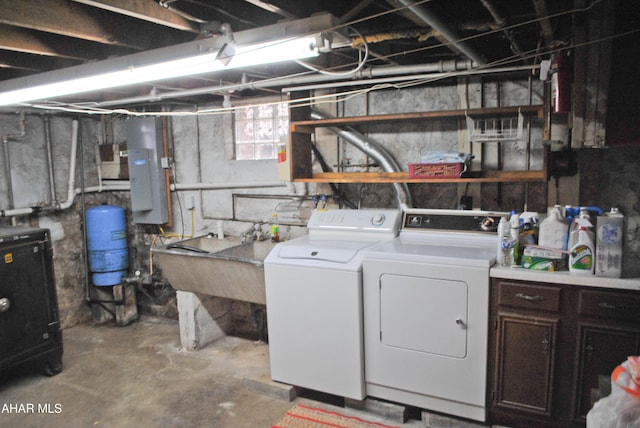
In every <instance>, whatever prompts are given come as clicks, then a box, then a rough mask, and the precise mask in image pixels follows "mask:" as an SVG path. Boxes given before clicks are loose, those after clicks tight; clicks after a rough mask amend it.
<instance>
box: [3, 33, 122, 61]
mask: <svg viewBox="0 0 640 428" xmlns="http://www.w3.org/2000/svg"><path fill="white" fill-rule="evenodd" d="M0 49H5V50H8V51H14V52H23V53H28V54H33V55H43V56H54V57H62V58H69V59H75V60H79V61H87V60H93V59H95V58H108V57H110V56H114V55H124V54H127V53H131V52H132V51H131V50H130V49H126V48H119V47H117V46H111V45H101V44H98V43H94V42H88V41H85V40H78V39H71V38H68V37H66V38H65V37H63V36H58V35H55V34H46V33H40V32H34V31H30V30H26V29H24V28H20V27H13V26H10V25H4V24H0Z"/></svg>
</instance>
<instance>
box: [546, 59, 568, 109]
mask: <svg viewBox="0 0 640 428" xmlns="http://www.w3.org/2000/svg"><path fill="white" fill-rule="evenodd" d="M551 109H552V111H553V112H554V113H568V112H569V111H571V64H570V62H569V54H568V52H566V51H561V52H557V53H556V54H555V55H553V59H552V60H551Z"/></svg>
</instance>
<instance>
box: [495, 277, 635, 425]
mask: <svg viewBox="0 0 640 428" xmlns="http://www.w3.org/2000/svg"><path fill="white" fill-rule="evenodd" d="M603 280H604V279H603ZM490 322H491V324H492V327H493V328H491V329H490V336H489V346H490V347H489V367H488V373H489V378H488V385H489V386H488V394H487V396H488V397H489V403H488V407H489V419H490V422H491V423H492V424H499V425H507V426H514V427H540V426H546V427H583V426H584V425H585V422H586V414H587V412H588V411H589V409H591V407H592V406H593V403H594V402H595V401H597V400H598V399H600V398H601V395H602V392H601V390H600V387H601V385H602V382H603V381H604V383H605V384H608V383H609V382H610V380H609V379H610V375H611V372H612V371H613V369H614V368H615V367H616V366H617V365H618V364H620V363H621V362H622V361H624V360H625V359H626V358H627V356H629V355H638V354H639V353H640V324H639V322H640V294H639V293H637V292H633V291H623V290H613V289H601V288H594V287H580V286H575V285H563V284H547V283H535V282H525V281H514V280H506V279H498V278H494V279H493V280H492V283H491V307H490Z"/></svg>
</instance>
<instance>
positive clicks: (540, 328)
mask: <svg viewBox="0 0 640 428" xmlns="http://www.w3.org/2000/svg"><path fill="white" fill-rule="evenodd" d="M497 321H498V324H497V326H498V332H497V361H496V364H497V366H496V371H495V373H496V375H495V376H496V379H495V387H496V391H495V397H494V405H495V406H496V407H502V408H508V409H516V410H523V411H526V412H527V413H529V414H531V413H533V414H536V415H544V416H550V415H551V410H552V409H551V400H552V396H553V385H554V367H555V364H554V361H555V343H556V337H557V330H558V322H559V321H558V318H554V317H531V316H530V315H529V316H525V315H518V314H513V313H504V312H498V319H497Z"/></svg>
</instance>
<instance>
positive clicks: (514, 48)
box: [480, 0, 524, 58]
mask: <svg viewBox="0 0 640 428" xmlns="http://www.w3.org/2000/svg"><path fill="white" fill-rule="evenodd" d="M480 1H481V2H482V5H483V6H484V7H485V9H487V10H488V11H489V13H490V14H491V16H492V17H493V19H494V21H495V22H496V25H497V26H498V27H499V28H502V27H504V23H505V22H506V20H505V19H504V17H502V15H500V12H498V9H496V7H495V6H494V5H493V3H492V2H491V1H490V0H480ZM502 33H503V34H504V36H505V37H506V38H507V40H508V41H509V47H510V48H511V52H513V53H514V54H516V55H518V56H519V57H521V58H522V57H524V51H523V50H522V48H521V47H520V44H519V43H518V41H517V40H516V38H515V37H514V36H513V33H512V32H511V30H507V29H503V30H502Z"/></svg>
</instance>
